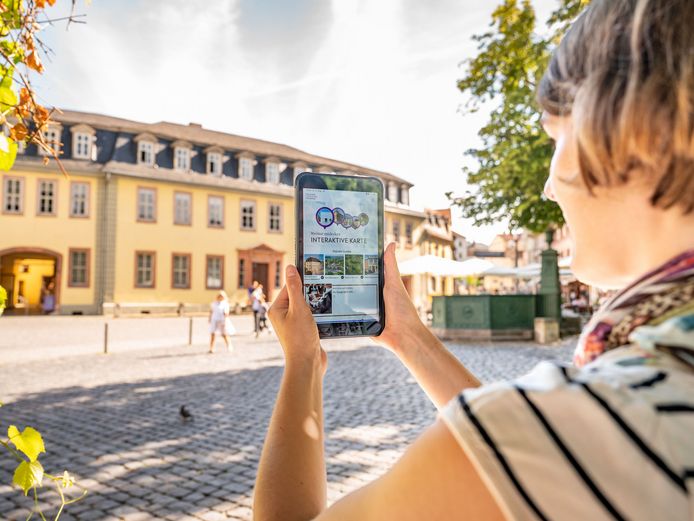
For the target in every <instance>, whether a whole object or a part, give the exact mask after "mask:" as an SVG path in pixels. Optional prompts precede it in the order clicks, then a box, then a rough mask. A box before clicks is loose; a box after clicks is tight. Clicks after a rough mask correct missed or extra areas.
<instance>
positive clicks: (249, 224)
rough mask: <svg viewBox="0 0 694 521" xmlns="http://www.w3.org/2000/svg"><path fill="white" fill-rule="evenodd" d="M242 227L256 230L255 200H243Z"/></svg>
mask: <svg viewBox="0 0 694 521" xmlns="http://www.w3.org/2000/svg"><path fill="white" fill-rule="evenodd" d="M241 229H242V230H255V201H241Z"/></svg>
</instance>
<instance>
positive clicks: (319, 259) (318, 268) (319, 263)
mask: <svg viewBox="0 0 694 521" xmlns="http://www.w3.org/2000/svg"><path fill="white" fill-rule="evenodd" d="M323 268H324V265H323V255H304V275H323V271H324V270H323Z"/></svg>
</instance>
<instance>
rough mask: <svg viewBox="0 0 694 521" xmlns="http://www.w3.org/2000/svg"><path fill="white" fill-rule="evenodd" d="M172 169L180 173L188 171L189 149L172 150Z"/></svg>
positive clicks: (177, 148)
mask: <svg viewBox="0 0 694 521" xmlns="http://www.w3.org/2000/svg"><path fill="white" fill-rule="evenodd" d="M174 157H175V161H174V168H175V169H176V170H180V171H181V172H188V171H189V170H190V148H184V147H176V148H175V149H174Z"/></svg>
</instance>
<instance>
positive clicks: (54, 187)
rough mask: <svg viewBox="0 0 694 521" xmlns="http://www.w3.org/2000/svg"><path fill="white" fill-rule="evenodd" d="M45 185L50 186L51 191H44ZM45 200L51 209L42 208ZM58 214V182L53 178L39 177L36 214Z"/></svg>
mask: <svg viewBox="0 0 694 521" xmlns="http://www.w3.org/2000/svg"><path fill="white" fill-rule="evenodd" d="M44 186H50V187H51V189H50V193H48V192H46V193H44ZM44 201H45V202H46V204H47V205H50V211H48V210H45V209H43V208H42V205H43V204H44ZM57 214H58V182H57V181H55V180H52V179H39V180H37V182H36V215H45V216H56V215H57Z"/></svg>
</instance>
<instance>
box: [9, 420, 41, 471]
mask: <svg viewBox="0 0 694 521" xmlns="http://www.w3.org/2000/svg"><path fill="white" fill-rule="evenodd" d="M7 437H8V438H9V439H10V443H12V444H13V445H14V446H15V447H17V450H19V451H21V452H23V453H24V454H25V455H26V457H27V458H29V461H30V462H32V463H33V462H35V461H36V459H37V458H38V457H39V454H41V453H42V452H46V447H44V445H43V438H42V437H41V433H39V431H37V430H36V429H32V428H31V427H26V428H25V429H24V430H23V431H22V432H19V429H18V428H17V427H16V426H14V425H10V427H9V428H8V429H7Z"/></svg>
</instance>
